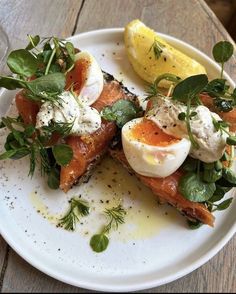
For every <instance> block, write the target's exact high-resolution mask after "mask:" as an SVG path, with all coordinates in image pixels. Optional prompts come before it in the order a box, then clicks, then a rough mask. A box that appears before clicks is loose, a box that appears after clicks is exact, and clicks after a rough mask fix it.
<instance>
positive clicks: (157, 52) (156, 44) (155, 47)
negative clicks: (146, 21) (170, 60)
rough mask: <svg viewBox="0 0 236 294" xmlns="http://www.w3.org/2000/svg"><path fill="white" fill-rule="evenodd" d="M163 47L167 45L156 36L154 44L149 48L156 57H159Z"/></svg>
mask: <svg viewBox="0 0 236 294" xmlns="http://www.w3.org/2000/svg"><path fill="white" fill-rule="evenodd" d="M163 48H165V45H164V44H163V43H161V42H160V41H159V40H158V39H157V38H155V39H154V42H153V44H152V46H151V47H150V49H149V52H150V51H152V50H153V53H154V56H155V58H156V59H159V58H160V57H161V54H162V52H163Z"/></svg>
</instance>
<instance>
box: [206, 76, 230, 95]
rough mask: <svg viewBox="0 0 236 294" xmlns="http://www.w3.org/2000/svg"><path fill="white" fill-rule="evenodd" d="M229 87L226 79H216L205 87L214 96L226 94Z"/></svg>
mask: <svg viewBox="0 0 236 294" xmlns="http://www.w3.org/2000/svg"><path fill="white" fill-rule="evenodd" d="M228 89H229V85H227V84H226V80H225V79H214V80H212V81H210V82H209V83H208V84H207V86H206V87H205V89H204V92H207V93H208V94H209V95H210V96H212V97H219V96H221V95H224V94H225V92H226V91H227V90H228Z"/></svg>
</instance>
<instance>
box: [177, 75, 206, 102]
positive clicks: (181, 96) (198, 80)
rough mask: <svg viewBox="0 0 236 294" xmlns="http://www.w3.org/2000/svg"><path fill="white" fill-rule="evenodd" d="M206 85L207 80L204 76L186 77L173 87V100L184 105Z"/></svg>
mask: <svg viewBox="0 0 236 294" xmlns="http://www.w3.org/2000/svg"><path fill="white" fill-rule="evenodd" d="M207 84H208V78H207V75H205V74H200V75H195V76H191V77H188V78H187V79H185V80H183V81H181V82H179V83H178V84H177V85H176V86H175V88H174V91H173V99H174V100H178V101H181V102H184V103H186V102H187V101H188V100H189V99H192V98H194V97H195V96H197V95H198V94H199V93H201V92H202V91H203V89H204V88H205V87H206V85H207Z"/></svg>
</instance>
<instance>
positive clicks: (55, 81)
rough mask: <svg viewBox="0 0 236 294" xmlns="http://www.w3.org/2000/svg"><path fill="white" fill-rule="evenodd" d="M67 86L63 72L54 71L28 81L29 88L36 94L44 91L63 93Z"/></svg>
mask: <svg viewBox="0 0 236 294" xmlns="http://www.w3.org/2000/svg"><path fill="white" fill-rule="evenodd" d="M64 87H65V75H64V74H63V73H52V74H48V75H46V76H42V77H40V78H37V79H35V80H33V81H30V82H27V88H28V89H29V90H30V91H31V92H32V93H34V94H35V95H40V94H41V93H43V92H46V93H47V92H49V93H61V92H62V91H63V90H64Z"/></svg>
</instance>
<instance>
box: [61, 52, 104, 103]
mask: <svg viewBox="0 0 236 294" xmlns="http://www.w3.org/2000/svg"><path fill="white" fill-rule="evenodd" d="M66 89H72V90H73V91H74V92H75V93H76V94H77V95H78V98H79V100H80V101H81V102H82V103H83V104H84V105H92V104H93V103H94V102H95V101H96V100H97V99H98V98H99V96H100V94H101V92H102V90H103V73H102V70H101V68H100V66H99V65H98V63H97V61H96V59H95V58H94V57H93V56H92V55H91V54H90V53H89V52H87V51H81V52H79V53H77V54H76V55H75V65H74V68H73V69H72V70H71V71H70V72H69V73H68V74H67V76H66Z"/></svg>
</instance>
